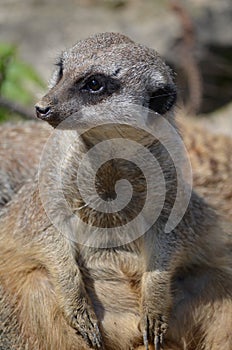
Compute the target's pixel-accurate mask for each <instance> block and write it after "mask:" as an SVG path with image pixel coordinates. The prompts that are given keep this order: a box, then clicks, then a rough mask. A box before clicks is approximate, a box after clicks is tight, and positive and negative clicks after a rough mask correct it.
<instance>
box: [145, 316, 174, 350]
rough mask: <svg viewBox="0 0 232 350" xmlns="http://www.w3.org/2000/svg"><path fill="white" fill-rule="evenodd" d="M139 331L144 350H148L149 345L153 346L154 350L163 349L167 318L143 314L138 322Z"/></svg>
mask: <svg viewBox="0 0 232 350" xmlns="http://www.w3.org/2000/svg"><path fill="white" fill-rule="evenodd" d="M140 329H141V331H142V334H143V343H144V346H145V349H146V350H149V343H151V344H153V345H154V348H155V350H163V349H164V336H165V334H166V332H167V329H168V321H167V317H165V316H163V315H161V314H154V313H150V312H149V311H148V312H145V313H144V316H143V317H142V319H141V322H140Z"/></svg>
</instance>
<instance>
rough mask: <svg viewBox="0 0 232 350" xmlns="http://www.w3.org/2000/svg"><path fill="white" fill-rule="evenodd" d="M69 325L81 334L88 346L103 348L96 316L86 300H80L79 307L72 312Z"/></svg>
mask: <svg viewBox="0 0 232 350" xmlns="http://www.w3.org/2000/svg"><path fill="white" fill-rule="evenodd" d="M71 326H72V327H73V328H75V329H76V330H77V332H78V333H80V334H81V336H82V337H83V338H84V339H85V341H86V342H87V344H88V345H89V346H90V347H92V348H94V349H104V346H103V343H102V336H101V333H100V330H99V327H98V320H97V317H96V315H95V313H94V311H93V310H92V307H91V306H89V305H88V304H87V302H86V301H84V302H82V305H81V307H80V308H78V309H76V310H75V312H74V313H73V315H72V319H71Z"/></svg>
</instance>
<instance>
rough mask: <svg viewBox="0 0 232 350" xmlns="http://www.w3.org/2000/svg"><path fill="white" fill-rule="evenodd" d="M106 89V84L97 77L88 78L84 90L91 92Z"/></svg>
mask: <svg viewBox="0 0 232 350" xmlns="http://www.w3.org/2000/svg"><path fill="white" fill-rule="evenodd" d="M104 89H105V84H104V83H103V82H101V81H100V80H99V79H97V78H95V77H91V78H90V79H88V80H87V82H86V83H85V85H84V86H83V87H82V90H87V91H89V92H91V93H96V92H102V91H103V90H104Z"/></svg>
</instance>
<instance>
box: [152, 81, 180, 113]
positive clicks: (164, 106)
mask: <svg viewBox="0 0 232 350" xmlns="http://www.w3.org/2000/svg"><path fill="white" fill-rule="evenodd" d="M176 99H177V91H176V86H175V85H174V84H166V85H164V86H163V87H158V88H157V87H156V88H154V90H153V91H152V90H151V91H149V98H148V108H149V109H152V110H153V111H154V112H156V113H159V114H161V115H162V114H165V113H166V112H168V111H169V110H170V109H171V108H172V107H173V106H174V104H175V102H176Z"/></svg>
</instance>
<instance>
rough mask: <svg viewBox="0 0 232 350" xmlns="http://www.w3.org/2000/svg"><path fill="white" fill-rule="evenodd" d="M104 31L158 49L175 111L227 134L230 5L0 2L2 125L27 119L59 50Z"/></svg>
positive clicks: (207, 1) (208, 0) (218, 1)
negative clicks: (167, 69)
mask: <svg viewBox="0 0 232 350" xmlns="http://www.w3.org/2000/svg"><path fill="white" fill-rule="evenodd" d="M103 31H117V32H122V33H124V34H126V35H128V36H129V37H131V38H132V39H133V40H135V41H137V42H140V43H143V44H145V45H147V46H150V47H152V48H154V49H156V50H157V51H158V52H159V53H160V54H161V55H162V56H163V57H164V59H165V60H166V62H167V63H168V64H169V65H170V66H171V67H172V68H173V70H174V71H175V72H176V73H177V75H176V83H177V84H178V90H179V102H178V105H179V107H180V109H182V110H184V111H185V113H186V114H188V115H192V116H196V118H198V119H202V120H204V121H205V123H206V124H209V126H210V127H211V128H212V129H213V130H215V131H216V132H218V131H220V132H223V133H227V134H228V133H229V134H232V2H231V0H185V1H181V0H65V1H64V0H0V120H1V121H3V120H9V118H11V119H12V118H16V119H17V118H18V116H21V117H22V118H30V117H31V116H32V115H33V104H34V103H35V101H36V100H37V99H39V98H40V96H41V95H43V93H44V92H45V91H46V89H47V82H48V80H49V77H50V75H51V72H52V70H53V64H54V62H55V61H56V59H57V57H58V56H59V53H60V52H61V51H62V50H64V49H66V48H69V47H70V46H72V45H73V44H74V43H76V42H77V41H78V40H79V39H83V38H86V37H87V36H89V35H91V34H93V33H96V32H103ZM209 121H210V122H209Z"/></svg>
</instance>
